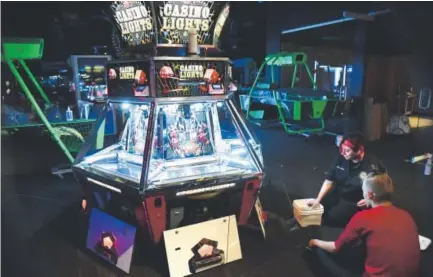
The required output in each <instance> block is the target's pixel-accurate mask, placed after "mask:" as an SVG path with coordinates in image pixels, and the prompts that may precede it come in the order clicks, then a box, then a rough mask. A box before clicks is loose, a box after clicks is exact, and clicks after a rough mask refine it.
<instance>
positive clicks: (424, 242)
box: [418, 235, 431, 251]
mask: <svg viewBox="0 0 433 277" xmlns="http://www.w3.org/2000/svg"><path fill="white" fill-rule="evenodd" d="M418 239H419V246H420V249H421V251H424V250H426V249H427V248H428V247H429V246H430V244H431V239H429V238H426V237H423V236H421V235H418Z"/></svg>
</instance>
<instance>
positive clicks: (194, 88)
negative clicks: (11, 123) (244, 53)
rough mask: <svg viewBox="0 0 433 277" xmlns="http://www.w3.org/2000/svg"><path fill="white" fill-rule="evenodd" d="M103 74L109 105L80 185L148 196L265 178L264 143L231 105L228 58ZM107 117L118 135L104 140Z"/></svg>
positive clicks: (82, 164) (126, 64)
mask: <svg viewBox="0 0 433 277" xmlns="http://www.w3.org/2000/svg"><path fill="white" fill-rule="evenodd" d="M106 72H107V95H108V99H109V100H108V102H107V103H106V106H105V108H104V111H103V113H102V114H101V115H100V116H99V118H98V120H97V122H96V124H95V126H94V130H93V131H92V133H91V135H90V136H89V138H88V139H87V141H86V142H85V143H84V145H83V148H82V149H81V151H80V153H79V155H78V156H77V158H76V161H75V163H74V166H73V171H74V173H75V175H76V176H77V178H78V179H79V180H80V181H83V182H88V181H90V182H92V183H94V184H97V185H99V186H103V187H104V186H105V187H107V186H109V188H110V189H112V190H116V191H118V192H121V191H122V190H123V189H125V188H130V187H132V188H135V189H138V190H139V191H141V192H146V193H147V192H150V191H154V190H161V189H167V188H182V187H183V186H187V187H189V186H190V185H199V187H206V186H207V184H208V183H212V184H219V183H223V182H226V183H227V182H228V183H233V182H235V180H236V182H237V181H240V180H243V179H249V178H256V179H257V178H259V179H261V177H262V175H263V165H262V163H263V161H262V160H263V159H262V153H261V146H260V144H259V143H258V141H257V140H256V139H255V137H254V136H253V134H252V133H251V131H250V130H249V129H248V128H247V126H246V125H245V121H244V119H243V118H242V117H241V115H240V114H239V113H238V111H237V109H236V107H235V105H234V103H233V102H232V101H233V100H232V98H233V94H230V93H229V89H228V88H229V87H230V79H231V64H230V61H229V60H228V59H227V58H209V57H207V58H202V57H153V58H149V59H145V60H134V61H115V62H111V63H108V64H107V70H106ZM110 113H111V114H112V117H113V118H115V126H116V128H115V129H116V131H118V132H117V134H116V135H113V136H106V135H105V118H106V115H107V114H110ZM113 115H114V116H113ZM230 180H231V181H230Z"/></svg>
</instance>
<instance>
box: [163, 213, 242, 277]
mask: <svg viewBox="0 0 433 277" xmlns="http://www.w3.org/2000/svg"><path fill="white" fill-rule="evenodd" d="M164 239H165V250H166V253H167V260H168V267H169V271H170V277H183V276H188V275H191V274H195V273H198V272H201V271H204V270H208V269H211V268H214V267H216V266H220V265H223V264H226V263H230V262H233V261H236V260H240V259H242V251H241V245H240V241H239V233H238V228H237V221H236V216H235V215H231V216H226V217H222V218H219V219H214V220H209V221H205V222H202V223H198V224H194V225H189V226H185V227H182V228H178V229H172V230H168V231H165V232H164Z"/></svg>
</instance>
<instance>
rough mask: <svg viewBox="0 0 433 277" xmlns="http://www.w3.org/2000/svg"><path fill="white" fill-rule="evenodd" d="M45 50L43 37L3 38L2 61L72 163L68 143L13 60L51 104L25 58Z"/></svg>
mask: <svg viewBox="0 0 433 277" xmlns="http://www.w3.org/2000/svg"><path fill="white" fill-rule="evenodd" d="M43 50H44V40H43V39H42V38H35V39H21V38H12V39H7V38H5V39H2V53H1V58H2V61H4V62H6V63H7V65H8V66H9V69H10V70H11V72H12V74H13V75H14V77H15V79H16V80H17V82H18V83H19V85H20V86H21V88H22V89H23V91H24V93H25V95H26V97H27V99H28V100H29V101H30V103H31V105H32V107H33V109H34V110H35V112H36V113H37V114H38V116H39V118H40V119H41V121H42V123H43V125H45V127H46V128H47V129H48V131H49V132H50V134H51V136H52V138H53V139H54V141H55V142H56V143H57V144H58V145H59V147H60V149H62V151H63V153H65V155H66V158H67V159H68V161H69V162H70V163H73V162H74V158H73V156H72V154H71V152H70V151H69V150H68V148H67V147H66V145H65V144H64V143H63V141H62V140H61V139H60V137H59V136H58V135H57V134H56V132H55V131H54V129H53V126H52V125H51V124H50V122H49V121H48V120H47V118H46V117H45V115H44V113H43V112H42V110H41V108H40V107H39V105H38V103H37V102H36V100H35V98H34V97H33V95H32V93H31V92H30V89H29V88H28V87H27V85H26V83H25V82H24V80H23V78H22V77H21V75H20V73H19V72H18V70H17V68H16V66H15V65H14V63H13V61H14V60H15V61H18V62H19V63H20V64H21V66H22V67H23V69H24V71H25V72H26V73H27V75H28V77H29V78H30V80H31V81H32V83H33V84H34V85H35V87H36V89H37V90H38V92H39V93H40V94H41V96H42V98H43V99H44V100H45V102H46V103H48V104H51V101H50V100H49V98H48V97H47V95H46V94H45V92H44V91H43V89H42V87H41V86H40V85H39V83H38V81H37V80H36V78H35V77H34V76H33V74H32V72H31V71H30V69H29V68H28V66H27V64H26V63H25V61H24V60H33V59H41V58H42V54H43Z"/></svg>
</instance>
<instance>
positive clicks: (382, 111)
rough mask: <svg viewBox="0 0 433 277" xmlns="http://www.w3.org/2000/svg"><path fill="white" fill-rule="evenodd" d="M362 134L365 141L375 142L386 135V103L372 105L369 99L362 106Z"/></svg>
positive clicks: (372, 102)
mask: <svg viewBox="0 0 433 277" xmlns="http://www.w3.org/2000/svg"><path fill="white" fill-rule="evenodd" d="M364 107H365V108H364V134H365V139H366V140H367V141H375V140H379V139H381V138H383V137H384V136H385V135H386V126H387V125H388V120H389V118H388V103H374V101H373V99H372V98H369V99H368V101H367V103H366V104H365V106H364Z"/></svg>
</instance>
